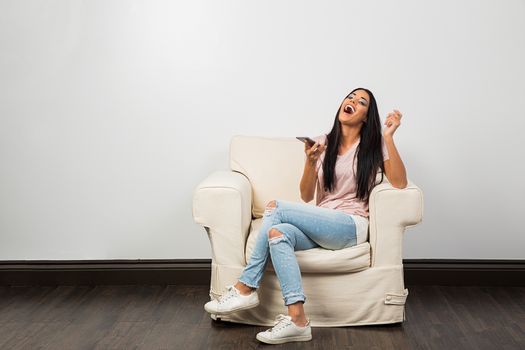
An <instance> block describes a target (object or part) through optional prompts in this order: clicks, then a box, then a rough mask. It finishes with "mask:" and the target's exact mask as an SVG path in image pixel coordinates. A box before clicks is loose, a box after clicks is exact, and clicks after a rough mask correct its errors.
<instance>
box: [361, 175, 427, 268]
mask: <svg viewBox="0 0 525 350" xmlns="http://www.w3.org/2000/svg"><path fill="white" fill-rule="evenodd" d="M368 209H369V222H370V227H369V233H370V248H371V266H387V265H401V264H402V263H403V233H404V232H405V229H406V228H407V227H412V226H415V225H417V224H418V223H420V222H421V221H422V219H423V192H422V191H421V189H420V188H419V187H417V186H416V185H415V184H414V183H412V182H411V181H410V180H409V181H408V185H407V187H405V188H403V189H399V188H396V187H393V186H392V185H391V184H390V183H388V182H383V183H381V184H379V185H377V186H375V187H374V188H373V190H372V193H371V194H370V200H369V208H368Z"/></svg>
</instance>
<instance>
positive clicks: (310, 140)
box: [296, 136, 315, 147]
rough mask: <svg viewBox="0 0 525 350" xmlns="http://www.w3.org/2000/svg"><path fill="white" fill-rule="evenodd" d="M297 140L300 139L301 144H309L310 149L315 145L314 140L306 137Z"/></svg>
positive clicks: (298, 137) (299, 137)
mask: <svg viewBox="0 0 525 350" xmlns="http://www.w3.org/2000/svg"><path fill="white" fill-rule="evenodd" d="M296 139H298V140H299V141H301V142H304V143H306V144H308V146H309V147H312V146H313V145H314V144H315V141H314V140H312V139H311V138H309V137H306V136H297V137H296Z"/></svg>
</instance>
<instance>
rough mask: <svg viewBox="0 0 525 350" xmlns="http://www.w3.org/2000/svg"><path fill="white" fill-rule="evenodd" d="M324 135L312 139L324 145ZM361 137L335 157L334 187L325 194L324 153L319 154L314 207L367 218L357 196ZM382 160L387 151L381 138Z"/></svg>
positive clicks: (365, 211)
mask: <svg viewBox="0 0 525 350" xmlns="http://www.w3.org/2000/svg"><path fill="white" fill-rule="evenodd" d="M326 138H327V137H326V135H319V136H316V137H313V139H314V140H315V141H319V143H320V144H326ZM360 140H361V137H359V138H358V140H357V142H356V143H354V145H353V146H352V147H351V148H350V149H349V150H347V151H346V153H345V154H343V155H338V156H337V162H336V163H335V179H336V180H335V186H334V190H333V191H332V192H325V191H324V189H323V183H324V181H323V167H322V162H323V160H324V156H325V153H326V151H325V152H323V153H322V154H321V156H320V157H319V159H318V160H317V164H316V169H317V194H316V205H317V206H319V207H325V208H331V209H338V210H341V211H343V212H345V213H348V214H355V215H360V216H363V217H366V218H368V204H366V202H365V201H361V200H358V199H357V198H356V194H357V178H356V176H357V155H356V150H357V145H358V144H359V141H360ZM381 144H382V150H383V160H387V159H389V158H390V157H389V155H388V151H387V149H386V144H385V140H384V139H383V138H381ZM354 156H356V157H355V162H354V164H353V165H354V166H353V170H354V171H353V172H352V171H350V169H352V161H353V159H354Z"/></svg>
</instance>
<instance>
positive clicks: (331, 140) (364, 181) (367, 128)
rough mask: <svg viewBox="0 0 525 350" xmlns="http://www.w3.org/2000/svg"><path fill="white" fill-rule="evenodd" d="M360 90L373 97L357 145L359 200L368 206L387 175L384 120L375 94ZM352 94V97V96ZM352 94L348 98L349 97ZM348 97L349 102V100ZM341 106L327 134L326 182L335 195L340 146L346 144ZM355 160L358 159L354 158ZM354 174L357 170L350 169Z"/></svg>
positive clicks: (328, 190) (324, 165)
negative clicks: (341, 118)
mask: <svg viewBox="0 0 525 350" xmlns="http://www.w3.org/2000/svg"><path fill="white" fill-rule="evenodd" d="M356 90H363V91H366V92H367V93H368V95H369V96H370V101H369V105H368V112H367V118H366V123H363V126H362V127H361V131H360V142H359V145H358V146H357V150H356V154H357V176H356V178H357V194H356V197H357V198H358V199H360V200H362V201H365V202H366V203H368V198H369V196H370V193H371V192H372V189H373V188H374V187H375V186H376V185H377V184H379V183H381V182H383V174H384V172H385V169H384V164H383V152H382V148H381V147H382V145H381V139H382V136H381V121H380V120H379V112H378V110H377V103H376V99H375V97H374V95H373V94H372V92H371V91H370V90H368V89H364V88H356V89H354V90H352V91H351V92H350V94H351V93H352V92H354V91H356ZM350 94H348V95H350ZM348 95H347V96H346V97H348ZM346 97H345V99H346ZM345 99H343V102H341V105H340V106H339V108H338V109H337V113H336V114H335V120H334V125H333V127H332V130H331V131H330V133H328V135H327V148H326V153H325V157H324V161H323V182H324V190H325V191H327V192H331V191H332V190H333V188H334V185H335V171H334V169H335V163H336V161H337V154H338V153H339V146H340V144H341V142H342V141H343V134H342V132H341V122H340V121H339V113H340V111H341V106H342V105H343V103H344V100H345ZM354 161H355V158H354ZM379 169H381V181H380V182H379V183H377V184H376V183H375V180H376V176H377V172H378V171H379ZM349 171H353V169H349Z"/></svg>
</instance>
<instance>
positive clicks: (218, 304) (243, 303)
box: [204, 285, 259, 315]
mask: <svg viewBox="0 0 525 350" xmlns="http://www.w3.org/2000/svg"><path fill="white" fill-rule="evenodd" d="M226 289H227V292H226V293H225V294H223V295H222V296H221V297H220V298H219V300H211V301H208V302H207V303H206V304H205V305H204V309H205V310H206V311H207V312H209V313H210V314H216V315H228V314H231V313H234V312H237V311H240V310H247V309H251V308H252V307H256V306H257V305H259V296H258V295H257V291H255V290H254V291H252V292H251V294H250V295H242V294H241V293H240V292H239V291H238V290H237V288H235V287H234V286H233V285H231V286H227V287H226Z"/></svg>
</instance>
